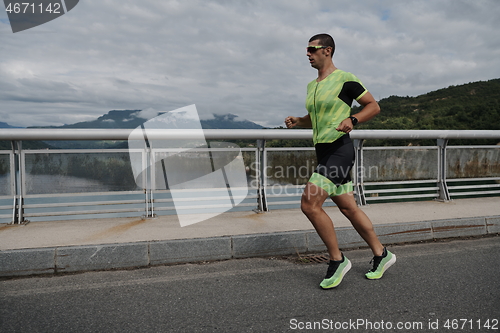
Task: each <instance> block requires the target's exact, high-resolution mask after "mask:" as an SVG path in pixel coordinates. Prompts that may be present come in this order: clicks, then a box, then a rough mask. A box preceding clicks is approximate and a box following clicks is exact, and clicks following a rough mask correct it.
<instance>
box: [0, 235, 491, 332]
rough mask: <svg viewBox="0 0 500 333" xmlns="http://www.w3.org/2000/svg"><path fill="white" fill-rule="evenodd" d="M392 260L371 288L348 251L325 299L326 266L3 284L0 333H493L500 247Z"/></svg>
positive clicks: (170, 270) (434, 246) (417, 253)
mask: <svg viewBox="0 0 500 333" xmlns="http://www.w3.org/2000/svg"><path fill="white" fill-rule="evenodd" d="M390 250H391V251H393V252H394V253H395V254H396V255H397V258H398V260H397V263H396V264H395V265H394V266H393V267H391V269H390V270H389V271H388V272H387V273H386V274H385V276H384V277H383V279H381V280H378V281H370V280H367V279H365V278H364V273H365V272H366V271H367V270H368V269H369V268H370V265H369V261H370V259H371V254H370V252H369V250H366V249H363V250H353V251H346V252H345V254H346V256H347V257H348V258H350V259H351V261H352V263H353V268H352V269H351V271H350V272H349V273H348V274H347V275H346V277H345V279H344V281H343V282H342V284H341V285H340V286H339V287H338V288H336V289H333V290H328V291H324V290H321V289H320V288H319V287H318V284H319V282H320V281H321V279H322V277H323V276H324V274H325V273H326V264H325V263H309V264H302V263H298V262H297V261H293V260H284V259H282V258H279V259H278V258H256V259H255V258H254V259H244V260H229V261H224V262H212V263H203V264H185V265H176V266H162V267H154V268H148V269H137V270H127V271H108V272H88V273H82V274H76V275H63V276H53V277H31V278H22V279H13V280H3V281H0V332H3V333H7V332H30V333H31V332H134V333H135V332H321V331H322V332H499V331H500V322H499V320H500V237H498V236H495V237H488V238H480V239H472V240H455V241H447V242H435V243H424V244H411V245H401V246H393V247H390ZM447 323H448V325H447ZM446 326H449V328H447V327H446Z"/></svg>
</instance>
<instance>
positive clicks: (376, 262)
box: [370, 256, 384, 272]
mask: <svg viewBox="0 0 500 333" xmlns="http://www.w3.org/2000/svg"><path fill="white" fill-rule="evenodd" d="M382 259H384V257H382V256H374V257H373V259H372V260H370V264H371V263H373V268H372V269H371V270H370V272H376V271H377V268H378V265H380V262H381V261H382Z"/></svg>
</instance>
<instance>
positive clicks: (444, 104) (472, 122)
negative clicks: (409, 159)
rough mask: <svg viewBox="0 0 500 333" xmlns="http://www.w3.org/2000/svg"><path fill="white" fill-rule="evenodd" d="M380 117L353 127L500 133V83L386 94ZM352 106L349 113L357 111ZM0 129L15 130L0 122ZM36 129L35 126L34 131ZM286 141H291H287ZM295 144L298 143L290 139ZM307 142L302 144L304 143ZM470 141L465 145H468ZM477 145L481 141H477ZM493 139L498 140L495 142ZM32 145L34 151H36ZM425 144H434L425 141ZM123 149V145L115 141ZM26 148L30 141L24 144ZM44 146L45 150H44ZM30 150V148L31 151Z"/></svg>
mask: <svg viewBox="0 0 500 333" xmlns="http://www.w3.org/2000/svg"><path fill="white" fill-rule="evenodd" d="M379 105H380V108H381V113H380V114H379V115H378V116H377V117H375V118H374V119H372V120H370V121H369V122H367V123H364V124H360V125H358V126H356V128H358V129H435V130H439V129H441V130H500V79H493V80H489V81H478V82H471V83H467V84H463V85H458V86H450V87H448V88H443V89H439V90H436V91H432V92H429V93H427V94H423V95H419V96H416V97H408V96H406V97H400V96H390V97H388V98H384V99H381V100H380V101H379ZM360 109H361V108H360V107H354V108H353V112H352V113H353V114H356V113H357V112H359V111H360ZM140 115H141V110H112V111H109V112H108V113H106V114H105V115H103V116H100V117H98V118H97V119H95V120H92V121H85V122H79V123H75V124H69V125H63V126H49V127H45V128H130V129H133V128H136V127H138V126H140V125H141V124H143V123H144V122H145V121H146V120H147V119H145V118H143V117H141V116H140ZM201 124H202V127H203V128H206V129H260V128H263V127H262V126H260V125H258V124H256V123H253V122H251V121H248V120H240V119H239V117H238V116H236V115H233V114H225V115H213V118H211V119H205V120H203V119H202V120H201ZM1 128H15V127H14V126H10V125H9V124H7V123H4V122H0V129H1ZM38 128H40V127H38ZM288 141H290V140H288ZM294 141H297V140H294ZM306 141H307V142H306ZM469 141H470V142H469ZM469 141H467V142H466V141H460V142H459V140H454V144H469V143H474V144H495V143H496V142H494V141H495V140H488V141H485V140H483V141H481V140H475V141H473V140H472V141H471V140H469ZM479 141H481V142H479ZM497 141H498V140H497ZM39 144H43V143H40V142H39V143H37V145H36V147H37V148H40V146H39ZM49 144H50V146H54V147H58V148H116V147H117V146H116V143H110V142H104V141H101V142H94V141H93V142H87V141H80V142H75V141H73V142H61V141H57V142H56V141H52V142H50V143H49ZM290 144H293V145H295V146H297V144H298V143H297V142H286V141H284V140H272V141H269V142H268V145H270V146H283V145H285V146H286V145H290ZM311 144H312V141H310V140H305V141H304V142H302V143H300V146H302V145H307V146H310V145H311ZM367 144H368V145H377V146H379V145H381V146H383V145H393V144H397V145H408V144H421V142H418V143H417V142H411V141H404V142H403V141H398V140H390V141H389V140H371V142H367ZM426 144H433V143H432V142H428V143H426ZM119 145H121V146H120V147H122V146H123V143H119ZM23 147H25V148H30V143H29V142H25V143H23ZM47 147H49V146H47ZM33 148H34V147H33ZM0 149H10V143H8V142H0Z"/></svg>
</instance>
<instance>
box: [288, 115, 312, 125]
mask: <svg viewBox="0 0 500 333" xmlns="http://www.w3.org/2000/svg"><path fill="white" fill-rule="evenodd" d="M285 125H286V127H287V128H294V127H302V128H311V127H312V123H311V117H310V116H309V115H308V114H307V115H305V116H304V117H292V116H290V117H286V119H285Z"/></svg>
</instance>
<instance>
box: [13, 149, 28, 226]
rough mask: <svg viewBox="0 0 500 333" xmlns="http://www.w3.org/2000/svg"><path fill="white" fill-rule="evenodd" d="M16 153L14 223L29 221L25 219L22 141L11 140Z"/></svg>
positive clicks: (14, 153)
mask: <svg viewBox="0 0 500 333" xmlns="http://www.w3.org/2000/svg"><path fill="white" fill-rule="evenodd" d="M11 146H12V153H13V155H14V203H13V207H12V224H21V223H24V222H27V221H25V220H24V197H23V193H24V163H23V159H22V150H23V145H22V141H11Z"/></svg>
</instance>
